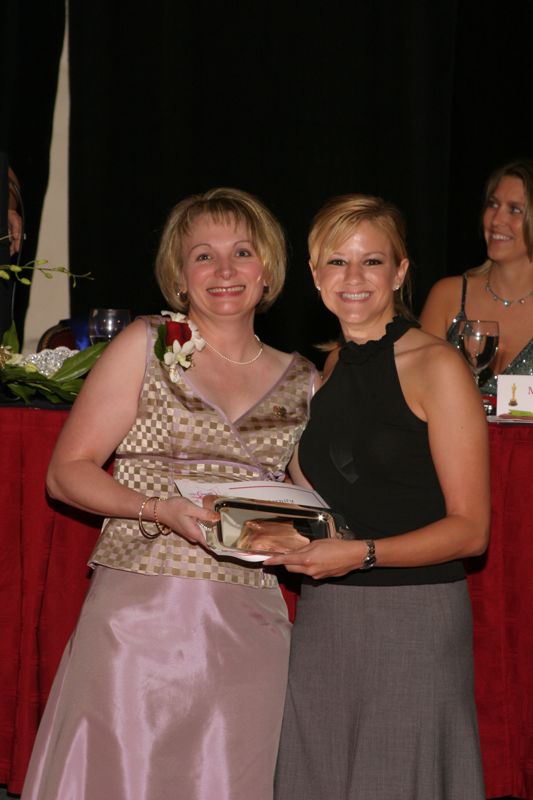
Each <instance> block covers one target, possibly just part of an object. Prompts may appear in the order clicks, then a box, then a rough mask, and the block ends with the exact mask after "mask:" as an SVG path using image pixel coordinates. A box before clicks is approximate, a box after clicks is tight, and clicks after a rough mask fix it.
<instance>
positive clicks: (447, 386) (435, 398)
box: [266, 343, 490, 578]
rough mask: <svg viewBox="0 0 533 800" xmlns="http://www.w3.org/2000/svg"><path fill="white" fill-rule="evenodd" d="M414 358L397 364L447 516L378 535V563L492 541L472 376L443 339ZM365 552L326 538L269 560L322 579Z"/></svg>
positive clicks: (444, 554)
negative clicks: (420, 422)
mask: <svg viewBox="0 0 533 800" xmlns="http://www.w3.org/2000/svg"><path fill="white" fill-rule="evenodd" d="M411 360H412V362H413V363H412V365H411V366H410V367H409V368H408V369H407V370H405V371H404V373H403V376H402V373H401V372H400V370H399V372H400V377H401V380H402V387H403V388H404V393H405V394H406V395H409V394H410V393H413V392H415V393H416V395H417V403H418V406H419V409H418V411H419V414H420V416H422V417H425V418H426V419H427V422H428V435H429V443H430V448H431V455H432V458H433V462H434V465H435V469H436V472H437V476H438V478H439V481H440V485H441V488H442V492H443V495H444V500H445V504H446V516H445V517H444V518H443V519H441V520H438V521H436V522H433V523H431V524H429V525H426V526H424V527H423V528H419V529H417V530H414V531H411V532H409V533H405V534H401V535H398V536H389V537H386V538H384V539H378V540H376V555H377V563H378V565H379V566H383V567H416V566H424V565H427V564H439V563H443V562H446V561H451V560H453V559H458V558H465V557H467V556H473V555H479V554H480V553H482V552H483V551H484V550H485V548H486V546H487V543H488V535H489V520H490V495H489V468H488V463H489V459H488V432H487V422H486V419H485V416H484V413H483V409H482V405H481V400H480V397H479V393H478V391H477V389H476V387H475V384H474V382H473V380H472V375H471V374H470V371H469V370H468V367H467V366H466V364H465V363H464V362H463V360H462V358H461V357H460V355H459V354H458V353H456V352H455V351H454V350H453V349H452V348H451V347H449V346H446V345H441V344H439V343H436V344H435V345H433V346H431V347H423V348H421V349H420V353H418V354H416V353H415V355H414V356H413V357H412V359H411ZM404 381H405V385H404ZM413 387H414V389H413ZM355 534H356V535H357V531H355ZM366 554H367V547H366V544H365V542H364V541H363V542H361V541H342V540H322V541H320V542H313V543H311V544H310V545H308V546H307V547H305V548H302V549H301V550H299V551H298V552H297V553H293V554H289V555H287V556H280V557H276V558H274V559H270V560H269V561H268V562H266V563H268V565H274V564H285V566H286V567H287V569H288V570H289V571H293V572H303V573H305V574H307V575H310V576H311V577H313V578H325V577H334V576H340V575H344V574H346V573H347V572H349V571H350V570H353V569H358V568H359V567H360V565H361V563H362V560H363V558H364V557H365V556H366Z"/></svg>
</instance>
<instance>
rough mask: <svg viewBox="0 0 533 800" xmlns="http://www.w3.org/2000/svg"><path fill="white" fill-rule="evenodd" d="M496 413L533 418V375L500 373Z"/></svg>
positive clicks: (518, 417)
mask: <svg viewBox="0 0 533 800" xmlns="http://www.w3.org/2000/svg"><path fill="white" fill-rule="evenodd" d="M496 414H497V415H498V416H499V417H500V416H502V415H505V416H510V417H515V418H517V419H520V418H521V417H523V418H525V419H532V420H533V375H498V395H497V398H496Z"/></svg>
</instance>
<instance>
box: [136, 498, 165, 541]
mask: <svg viewBox="0 0 533 800" xmlns="http://www.w3.org/2000/svg"><path fill="white" fill-rule="evenodd" d="M159 499H160V498H159V497H145V498H144V500H143V501H142V503H141V507H140V509H139V530H140V532H141V533H142V535H143V536H144V537H145V538H146V539H157V537H158V536H160V535H161V533H162V531H161V530H160V525H158V524H157V517H156V513H155V508H156V506H157V504H158V502H159ZM150 500H153V501H154V517H156V520H155V526H156V528H157V533H150V532H149V531H147V530H146V528H145V527H144V523H143V512H144V508H145V506H146V504H147V503H149V502H150Z"/></svg>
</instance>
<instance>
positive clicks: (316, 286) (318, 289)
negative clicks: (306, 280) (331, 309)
mask: <svg viewBox="0 0 533 800" xmlns="http://www.w3.org/2000/svg"><path fill="white" fill-rule="evenodd" d="M315 289H316V290H317V292H318V294H320V286H319V285H318V283H315Z"/></svg>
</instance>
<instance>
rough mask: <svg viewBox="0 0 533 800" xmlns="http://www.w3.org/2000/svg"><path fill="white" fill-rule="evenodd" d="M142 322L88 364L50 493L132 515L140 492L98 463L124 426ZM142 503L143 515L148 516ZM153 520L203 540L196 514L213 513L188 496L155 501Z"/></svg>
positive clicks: (141, 351)
mask: <svg viewBox="0 0 533 800" xmlns="http://www.w3.org/2000/svg"><path fill="white" fill-rule="evenodd" d="M146 336H147V334H146V324H145V323H144V322H143V321H142V320H138V321H136V322H134V323H133V324H132V325H130V326H129V327H128V328H127V329H126V330H125V331H123V332H122V333H121V334H119V336H117V337H116V338H115V339H113V341H112V342H111V343H110V344H109V346H108V347H107V348H106V350H105V352H104V353H103V355H102V356H101V358H100V359H99V360H98V362H97V363H96V364H95V366H94V367H93V369H92V370H91V372H90V374H89V376H88V377H87V379H86V381H85V385H84V386H83V389H82V390H81V392H80V394H79V396H78V398H77V400H76V402H75V403H74V406H73V407H72V410H71V412H70V414H69V417H68V419H67V421H66V423H65V426H64V427H63V430H62V432H61V434H60V436H59V439H58V441H57V444H56V448H55V450H54V453H53V455H52V460H51V462H50V466H49V468H48V475H47V488H48V491H49V493H50V495H51V496H52V497H54V498H56V499H58V500H61V501H62V502H64V503H68V504H69V505H72V506H75V507H76V508H81V509H83V510H84V511H90V512H93V513H96V514H100V515H103V516H110V517H125V518H129V519H135V518H136V517H137V515H138V514H139V509H140V507H141V503H142V501H143V499H144V495H142V494H140V493H139V492H136V491H134V490H133V489H130V488H129V487H127V486H124V485H123V484H121V483H119V482H118V481H116V480H115V479H114V478H113V477H112V476H111V475H109V474H108V473H107V472H106V471H105V470H104V469H103V468H102V467H103V465H104V464H105V462H106V461H107V460H108V459H109V457H110V456H111V455H112V454H113V452H114V450H115V448H116V447H117V445H118V444H119V443H120V442H121V441H122V439H123V438H124V436H125V435H126V434H127V432H128V431H129V430H130V428H131V426H132V425H133V422H134V420H135V417H136V415H137V406H138V401H139V393H140V391H141V388H142V383H143V377H144V369H145V353H146V346H147V345H146ZM153 506H154V504H153V503H148V504H147V506H146V508H145V514H144V519H145V520H148V521H150V520H153V519H154V516H153V514H154V508H153ZM158 518H159V521H160V522H161V523H162V524H164V525H167V526H169V527H170V528H172V529H173V530H176V531H177V532H178V533H181V534H182V535H184V536H186V537H187V538H189V539H191V540H195V541H203V537H202V534H201V532H200V529H199V528H198V526H197V525H196V521H195V520H196V519H202V520H206V521H213V520H216V519H218V515H216V514H214V513H213V512H211V511H209V510H207V509H202V508H200V507H198V506H195V505H194V504H192V503H190V502H189V501H188V500H184V499H183V498H180V497H172V498H169V499H168V500H165V501H161V502H160V503H159V508H158Z"/></svg>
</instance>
